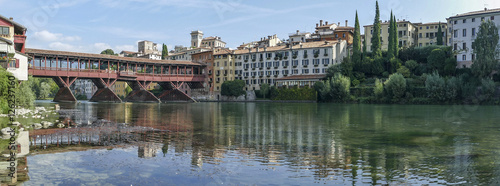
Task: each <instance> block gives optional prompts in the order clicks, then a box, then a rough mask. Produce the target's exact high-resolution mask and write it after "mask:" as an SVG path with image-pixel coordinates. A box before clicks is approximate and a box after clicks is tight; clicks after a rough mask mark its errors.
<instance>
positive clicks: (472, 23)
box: [447, 8, 500, 68]
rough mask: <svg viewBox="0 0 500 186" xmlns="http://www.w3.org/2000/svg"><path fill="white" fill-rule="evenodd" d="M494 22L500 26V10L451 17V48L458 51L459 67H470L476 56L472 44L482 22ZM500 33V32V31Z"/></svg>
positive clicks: (449, 28)
mask: <svg viewBox="0 0 500 186" xmlns="http://www.w3.org/2000/svg"><path fill="white" fill-rule="evenodd" d="M487 20H491V21H493V22H494V23H495V24H496V25H497V26H499V25H500V9H491V10H488V9H486V8H485V9H484V10H481V11H474V12H468V13H464V14H458V15H456V16H452V17H449V18H448V19H447V22H448V34H449V35H450V36H451V38H450V39H449V42H448V44H449V46H452V47H453V50H454V51H458V54H457V56H456V58H457V67H458V68H464V67H470V66H471V65H472V61H473V60H474V58H475V56H474V53H473V49H472V43H473V42H474V40H475V39H476V36H477V33H478V32H479V26H480V25H481V21H487ZM499 31H500V30H499Z"/></svg>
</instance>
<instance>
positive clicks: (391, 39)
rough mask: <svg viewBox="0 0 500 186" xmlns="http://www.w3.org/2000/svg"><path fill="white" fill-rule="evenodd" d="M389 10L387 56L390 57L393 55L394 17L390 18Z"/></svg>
mask: <svg viewBox="0 0 500 186" xmlns="http://www.w3.org/2000/svg"><path fill="white" fill-rule="evenodd" d="M392 17H393V15H392V10H391V21H390V22H389V46H388V47H387V58H388V59H392V58H393V57H394V32H393V29H394V19H393V18H392Z"/></svg>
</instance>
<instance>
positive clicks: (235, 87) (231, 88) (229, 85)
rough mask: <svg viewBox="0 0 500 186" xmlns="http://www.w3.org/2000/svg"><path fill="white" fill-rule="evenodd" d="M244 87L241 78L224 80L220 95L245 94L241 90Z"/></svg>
mask: <svg viewBox="0 0 500 186" xmlns="http://www.w3.org/2000/svg"><path fill="white" fill-rule="evenodd" d="M243 88H245V82H244V81H243V80H239V79H237V80H233V81H225V82H224V83H222V85H221V92H220V93H221V95H223V96H236V97H237V96H241V95H243V94H245V91H244V90H243Z"/></svg>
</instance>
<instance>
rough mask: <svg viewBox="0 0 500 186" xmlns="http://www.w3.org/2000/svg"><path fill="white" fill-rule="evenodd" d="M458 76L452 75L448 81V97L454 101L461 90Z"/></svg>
mask: <svg viewBox="0 0 500 186" xmlns="http://www.w3.org/2000/svg"><path fill="white" fill-rule="evenodd" d="M459 86H460V85H459V84H458V78H456V77H452V78H450V79H448V80H447V81H446V90H445V92H446V99H447V100H449V101H454V100H455V99H457V97H458V92H459Z"/></svg>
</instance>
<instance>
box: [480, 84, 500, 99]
mask: <svg viewBox="0 0 500 186" xmlns="http://www.w3.org/2000/svg"><path fill="white" fill-rule="evenodd" d="M495 89H496V86H495V82H493V80H491V79H484V78H483V79H481V97H480V98H481V100H482V101H489V100H490V99H491V98H492V97H493V95H494V94H495Z"/></svg>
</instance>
